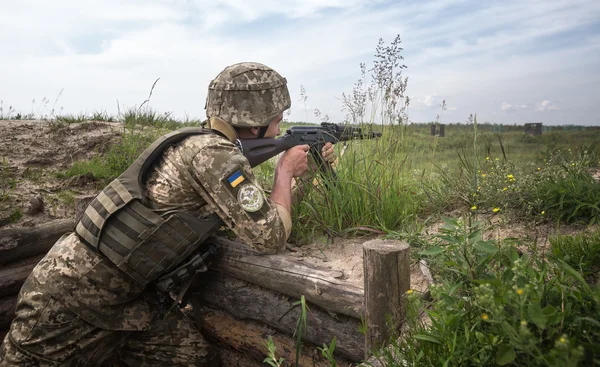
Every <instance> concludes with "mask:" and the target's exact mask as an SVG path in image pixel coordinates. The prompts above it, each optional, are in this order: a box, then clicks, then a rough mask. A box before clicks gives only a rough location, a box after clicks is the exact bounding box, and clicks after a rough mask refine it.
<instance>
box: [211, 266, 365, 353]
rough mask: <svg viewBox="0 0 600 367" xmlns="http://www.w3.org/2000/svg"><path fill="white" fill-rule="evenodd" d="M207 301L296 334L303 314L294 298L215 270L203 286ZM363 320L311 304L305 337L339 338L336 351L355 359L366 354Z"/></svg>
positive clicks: (240, 316)
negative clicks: (297, 323)
mask: <svg viewBox="0 0 600 367" xmlns="http://www.w3.org/2000/svg"><path fill="white" fill-rule="evenodd" d="M201 294H202V298H203V300H204V302H205V303H208V304H210V305H213V306H215V307H217V308H221V309H223V310H225V311H227V312H229V313H230V314H232V315H233V316H235V317H236V318H238V319H243V320H252V321H256V322H259V323H263V324H266V325H268V326H270V327H272V328H274V329H276V330H277V331H279V332H282V333H285V334H288V335H292V334H293V332H294V330H295V329H296V322H297V321H298V319H299V317H300V314H301V312H302V311H301V307H300V306H299V305H298V306H294V302H295V301H297V300H298V298H297V297H294V298H292V299H291V300H290V299H288V298H287V297H285V296H282V295H281V294H277V293H275V292H272V291H269V290H267V289H264V288H262V287H259V286H256V285H253V284H250V283H248V282H245V281H242V280H239V279H236V278H233V277H231V276H228V275H225V274H220V273H218V272H212V274H210V275H209V278H208V279H207V283H206V286H205V288H204V289H203V290H202V293H201ZM359 326H360V320H359V319H355V318H351V317H348V316H346V315H335V314H332V313H329V312H327V311H324V310H323V309H321V308H320V307H318V306H312V305H309V311H308V313H307V328H306V330H305V331H304V333H305V335H304V339H305V340H306V341H307V342H310V343H312V344H314V345H319V346H322V345H323V343H326V344H327V345H329V343H331V341H332V340H333V338H334V337H336V338H337V347H336V349H335V351H336V352H337V353H339V354H340V355H343V356H344V357H346V358H348V359H349V360H351V361H355V362H356V361H360V360H362V358H363V357H364V340H365V337H364V335H363V334H362V333H360V331H359Z"/></svg>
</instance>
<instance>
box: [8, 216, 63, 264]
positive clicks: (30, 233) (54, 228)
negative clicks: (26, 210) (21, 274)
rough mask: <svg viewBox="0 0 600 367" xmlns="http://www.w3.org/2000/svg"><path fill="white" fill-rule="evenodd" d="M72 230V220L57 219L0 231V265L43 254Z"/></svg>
mask: <svg viewBox="0 0 600 367" xmlns="http://www.w3.org/2000/svg"><path fill="white" fill-rule="evenodd" d="M74 228H75V221H74V220H73V219H57V220H53V221H51V222H48V223H44V224H41V225H39V226H36V227H18V228H8V229H0V265H4V264H9V263H11V262H14V261H18V260H21V259H25V258H28V257H31V256H35V255H39V254H45V253H46V252H48V250H50V248H51V247H52V245H54V243H55V242H56V240H58V239H59V238H60V237H61V236H62V235H63V234H65V233H67V232H69V231H71V230H73V229H74Z"/></svg>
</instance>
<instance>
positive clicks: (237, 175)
mask: <svg viewBox="0 0 600 367" xmlns="http://www.w3.org/2000/svg"><path fill="white" fill-rule="evenodd" d="M244 180H245V178H244V176H243V175H242V173H241V172H240V171H239V170H238V171H235V172H234V173H233V174H232V175H231V176H229V177H228V178H227V182H229V184H230V185H231V187H237V186H238V185H239V184H241V183H242V182H244Z"/></svg>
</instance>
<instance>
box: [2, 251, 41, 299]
mask: <svg viewBox="0 0 600 367" xmlns="http://www.w3.org/2000/svg"><path fill="white" fill-rule="evenodd" d="M44 256H45V255H44V254H42V255H36V256H32V257H28V258H27V259H24V260H21V261H18V262H15V263H12V264H9V265H6V266H4V267H2V269H1V270H0V297H4V296H9V295H13V294H16V293H19V290H20V289H21V286H22V285H23V283H24V282H25V279H27V277H28V276H29V274H30V273H31V270H33V268H34V267H35V266H36V265H37V263H38V262H39V261H40V260H41V259H42V258H43V257H44Z"/></svg>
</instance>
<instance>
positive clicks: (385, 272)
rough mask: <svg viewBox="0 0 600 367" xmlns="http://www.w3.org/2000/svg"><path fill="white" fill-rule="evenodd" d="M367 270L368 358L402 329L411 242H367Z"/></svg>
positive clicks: (365, 246)
mask: <svg viewBox="0 0 600 367" xmlns="http://www.w3.org/2000/svg"><path fill="white" fill-rule="evenodd" d="M363 264H364V274H365V320H366V323H367V335H366V337H365V352H366V353H367V354H366V355H365V358H368V356H369V355H370V354H371V352H372V351H375V350H376V349H379V348H381V347H382V346H384V345H386V344H387V343H388V342H389V341H390V338H391V336H392V335H393V333H395V332H398V331H400V327H401V323H402V319H403V316H404V313H405V309H404V305H403V303H404V296H405V294H406V291H408V290H409V289H410V246H409V245H408V244H406V243H405V242H401V241H396V240H381V239H376V240H371V241H367V242H365V243H364V245H363Z"/></svg>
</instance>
